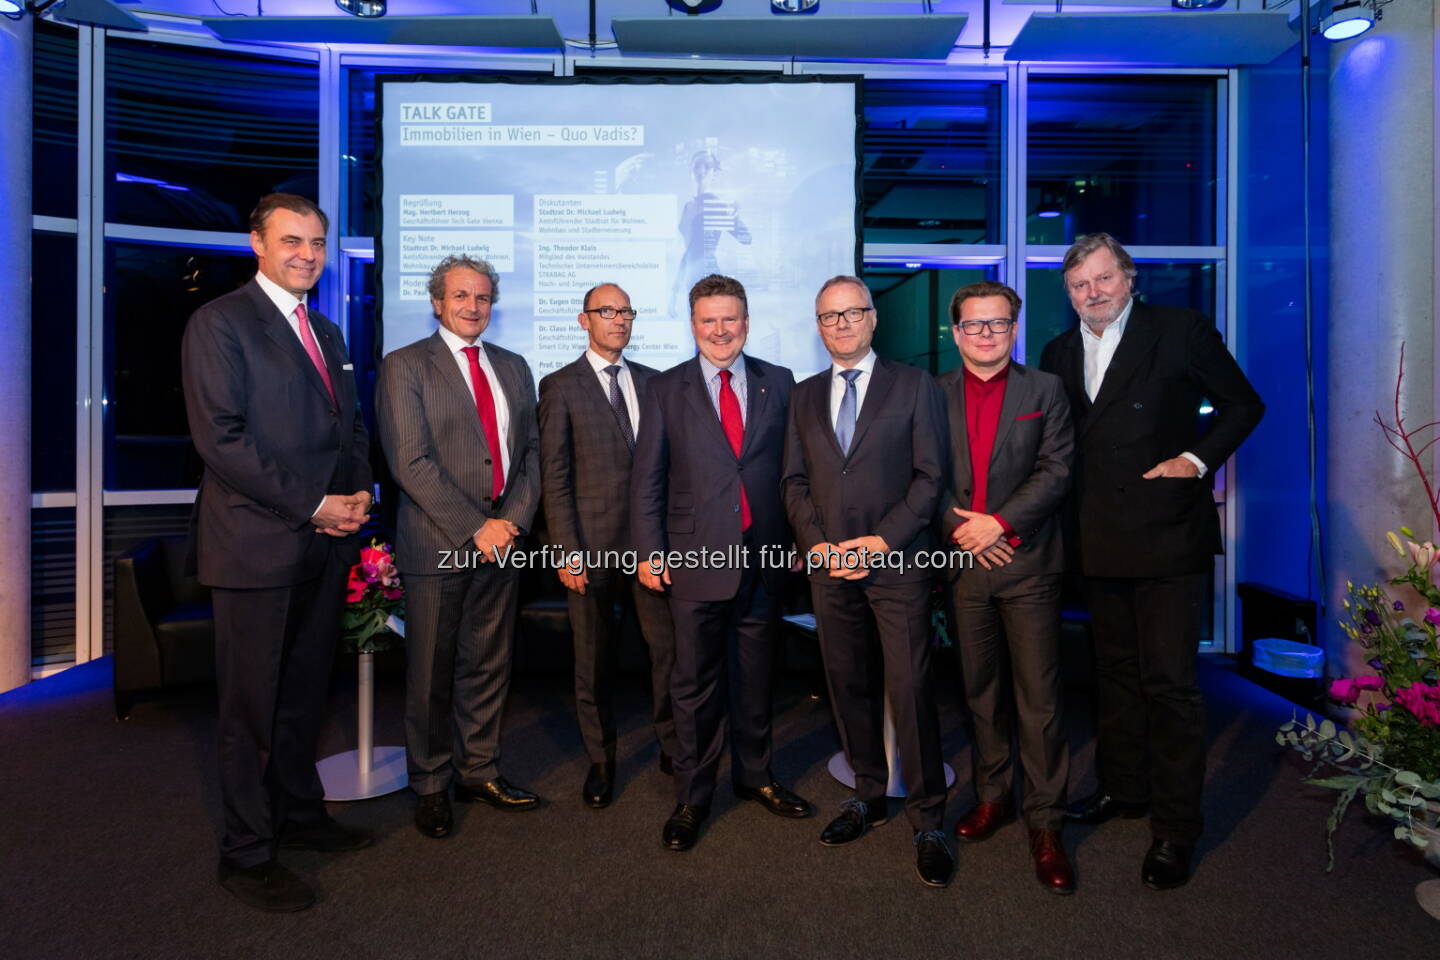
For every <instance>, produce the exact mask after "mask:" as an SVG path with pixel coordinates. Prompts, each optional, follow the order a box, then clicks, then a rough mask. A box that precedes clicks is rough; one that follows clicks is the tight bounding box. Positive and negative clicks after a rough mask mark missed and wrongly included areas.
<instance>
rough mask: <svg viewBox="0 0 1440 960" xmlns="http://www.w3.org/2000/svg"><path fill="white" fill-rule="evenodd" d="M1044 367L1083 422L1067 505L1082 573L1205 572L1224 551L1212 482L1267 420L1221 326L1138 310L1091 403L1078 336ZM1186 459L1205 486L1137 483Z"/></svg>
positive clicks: (1061, 339) (1191, 315)
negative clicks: (1206, 426) (1205, 412)
mask: <svg viewBox="0 0 1440 960" xmlns="http://www.w3.org/2000/svg"><path fill="white" fill-rule="evenodd" d="M1040 365H1041V367H1042V368H1043V369H1045V370H1047V371H1049V372H1051V373H1055V374H1058V375H1059V377H1060V379H1061V380H1063V381H1064V382H1065V390H1066V392H1067V393H1068V394H1069V395H1070V406H1071V409H1072V411H1073V412H1074V416H1075V442H1076V447H1077V451H1078V452H1077V459H1076V474H1075V490H1074V495H1073V496H1072V498H1071V500H1072V510H1073V515H1072V522H1073V523H1074V524H1075V526H1076V530H1077V537H1076V539H1077V541H1078V542H1077V543H1075V544H1074V547H1076V548H1078V557H1079V564H1080V571H1081V572H1082V573H1084V574H1085V575H1086V576H1092V577H1170V576H1179V575H1181V574H1187V573H1203V572H1205V571H1207V570H1209V569H1210V566H1211V562H1212V561H1211V557H1212V556H1213V555H1214V554H1216V553H1219V552H1220V551H1221V540H1220V518H1219V515H1218V514H1217V512H1216V510H1215V502H1214V498H1213V497H1212V496H1211V493H1210V489H1211V485H1212V479H1213V477H1214V475H1215V471H1216V470H1218V469H1219V468H1220V467H1221V466H1222V465H1223V464H1224V463H1225V461H1226V460H1227V459H1229V457H1230V455H1231V454H1232V453H1234V452H1235V450H1236V449H1237V448H1238V447H1239V446H1240V444H1241V442H1242V441H1244V439H1245V438H1246V437H1247V436H1249V434H1250V431H1251V430H1253V429H1255V425H1256V424H1257V423H1259V422H1260V418H1261V417H1262V416H1263V415H1264V413H1265V404H1264V403H1263V402H1261V400H1260V397H1259V395H1258V394H1257V393H1256V392H1255V390H1254V388H1253V387H1251V386H1250V381H1249V380H1247V379H1246V378H1245V374H1244V373H1243V372H1242V371H1241V370H1240V366H1239V364H1237V363H1236V362H1235V358H1234V357H1232V356H1231V355H1230V352H1229V351H1228V350H1227V349H1226V348H1225V342H1224V341H1223V340H1222V339H1221V338H1220V332H1219V331H1218V330H1216V329H1215V324H1214V323H1212V322H1211V320H1210V318H1209V317H1206V316H1205V315H1204V314H1202V313H1197V312H1196V311H1194V310H1178V309H1175V308H1172V307H1157V306H1152V305H1150V304H1148V303H1141V302H1139V301H1136V302H1135V306H1134V309H1133V310H1132V311H1131V313H1130V319H1129V320H1128V321H1127V325H1126V328H1125V336H1124V337H1123V338H1122V339H1121V341H1120V346H1119V347H1118V348H1117V349H1116V351H1115V356H1114V359H1113V360H1111V362H1110V367H1109V369H1108V370H1107V371H1106V373H1105V379H1104V381H1103V382H1102V383H1101V385H1100V393H1099V394H1098V395H1097V396H1096V398H1095V402H1094V403H1093V404H1092V403H1091V402H1090V398H1089V397H1088V396H1086V394H1085V351H1084V347H1083V346H1082V345H1081V340H1080V329H1079V327H1076V328H1074V329H1072V330H1069V331H1067V332H1066V333H1062V334H1061V335H1060V336H1058V337H1056V338H1055V339H1054V340H1052V341H1050V343H1049V344H1047V345H1046V347H1045V352H1044V354H1043V355H1042V357H1041V360H1040ZM1202 400H1209V401H1210V404H1211V406H1213V407H1214V408H1215V422H1214V425H1213V426H1212V427H1211V428H1210V430H1209V431H1208V432H1202V431H1201V425H1200V421H1199V410H1200V404H1201V401H1202ZM1187 450H1188V451H1189V452H1191V453H1193V454H1195V455H1196V456H1197V457H1199V458H1200V459H1201V460H1202V461H1204V463H1205V465H1206V467H1207V468H1208V472H1207V473H1206V474H1205V477H1204V478H1201V479H1182V478H1160V479H1156V480H1144V479H1142V478H1141V475H1142V474H1143V473H1144V472H1145V471H1147V470H1149V469H1150V468H1151V467H1153V466H1155V465H1156V464H1157V463H1159V462H1160V461H1162V460H1168V459H1170V458H1172V457H1178V456H1179V455H1180V454H1181V453H1183V452H1185V451H1187Z"/></svg>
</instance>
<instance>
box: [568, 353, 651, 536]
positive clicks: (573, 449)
mask: <svg viewBox="0 0 1440 960" xmlns="http://www.w3.org/2000/svg"><path fill="white" fill-rule="evenodd" d="M625 365H626V366H627V367H628V368H629V369H630V377H631V379H632V380H633V381H634V383H635V397H636V400H637V402H638V405H639V407H640V410H639V411H638V412H639V413H641V414H643V413H644V410H645V401H646V398H647V397H648V396H649V394H650V378H651V377H653V376H656V375H657V373H658V372H659V371H657V370H654V369H653V368H651V367H647V366H645V365H644V364H640V363H636V362H635V361H633V360H629V359H627V360H626V361H625ZM632 463H633V452H632V451H631V449H630V447H629V446H628V445H627V444H626V443H625V435H624V434H623V433H621V432H620V424H619V422H618V421H617V420H616V418H615V410H614V408H613V407H611V406H610V397H609V396H608V395H607V394H606V392H605V389H604V388H603V387H602V386H601V384H600V379H599V377H597V376H596V375H595V368H594V367H592V366H591V365H590V361H589V360H588V359H587V358H586V357H585V355H584V354H581V356H580V359H579V360H576V361H575V362H574V363H571V364H567V365H566V366H563V367H561V368H560V369H559V370H556V371H555V372H553V373H550V374H548V375H546V376H545V377H542V378H541V380H540V476H541V480H542V483H541V487H542V491H543V501H542V502H543V504H544V509H545V528H546V534H547V536H548V537H549V542H550V543H552V544H554V545H555V547H556V548H557V549H560V550H565V551H570V550H586V551H602V550H625V549H628V548H629V546H630V470H631V466H632Z"/></svg>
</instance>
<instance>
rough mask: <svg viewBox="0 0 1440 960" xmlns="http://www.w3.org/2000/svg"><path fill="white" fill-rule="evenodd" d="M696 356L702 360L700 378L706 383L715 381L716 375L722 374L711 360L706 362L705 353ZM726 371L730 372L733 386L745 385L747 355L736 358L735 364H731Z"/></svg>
mask: <svg viewBox="0 0 1440 960" xmlns="http://www.w3.org/2000/svg"><path fill="white" fill-rule="evenodd" d="M695 356H696V357H698V358H699V360H700V376H701V377H702V378H703V379H704V381H705V382H706V383H709V382H710V381H711V380H714V379H715V375H716V374H717V373H719V372H720V368H719V367H717V366H715V364H713V363H711V362H710V361H709V360H706V359H705V354H703V353H697V354H695ZM726 369H727V370H729V371H730V383H731V385H732V386H733V385H734V384H736V383H743V382H744V380H745V354H743V353H742V354H740V356H738V357H736V358H735V362H734V363H732V364H730V366H729V367H727V368H726Z"/></svg>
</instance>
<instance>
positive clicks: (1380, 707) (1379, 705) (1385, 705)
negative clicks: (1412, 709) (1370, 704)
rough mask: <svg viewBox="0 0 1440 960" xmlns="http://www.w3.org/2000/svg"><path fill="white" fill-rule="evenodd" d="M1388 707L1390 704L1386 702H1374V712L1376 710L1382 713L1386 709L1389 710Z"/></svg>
mask: <svg viewBox="0 0 1440 960" xmlns="http://www.w3.org/2000/svg"><path fill="white" fill-rule="evenodd" d="M1389 709H1390V704H1388V703H1377V704H1375V712H1376V713H1384V712H1385V711H1386V710H1389Z"/></svg>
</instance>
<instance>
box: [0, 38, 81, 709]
mask: <svg viewBox="0 0 1440 960" xmlns="http://www.w3.org/2000/svg"><path fill="white" fill-rule="evenodd" d="M32 29H33V27H32V20H31V18H30V17H25V18H23V19H20V20H10V19H5V18H0V63H3V64H5V70H4V82H3V83H0V158H3V159H0V250H4V251H5V256H4V257H0V304H4V305H5V307H4V309H5V316H4V321H3V322H0V357H3V358H4V362H3V363H0V411H3V415H0V464H3V465H4V466H3V468H0V531H3V532H4V533H3V535H4V537H5V540H6V549H5V553H6V563H5V572H4V575H3V576H0V692H3V691H5V690H10V689H13V688H15V687H18V686H20V685H21V684H23V683H27V682H28V681H29V680H30V116H31V113H30V109H31V108H30V94H31V73H30V49H31V47H30V38H31V32H32ZM67 295H68V291H67Z"/></svg>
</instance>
